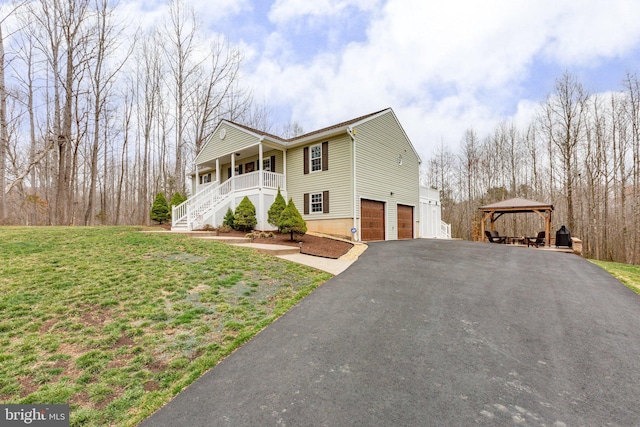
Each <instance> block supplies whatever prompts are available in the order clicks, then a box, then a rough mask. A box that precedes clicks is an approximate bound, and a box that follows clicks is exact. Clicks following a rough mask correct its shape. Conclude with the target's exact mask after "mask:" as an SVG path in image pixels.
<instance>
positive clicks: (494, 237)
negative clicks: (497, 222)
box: [484, 230, 507, 243]
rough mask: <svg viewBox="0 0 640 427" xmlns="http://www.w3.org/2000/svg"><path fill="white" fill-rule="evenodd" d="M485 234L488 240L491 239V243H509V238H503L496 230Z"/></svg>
mask: <svg viewBox="0 0 640 427" xmlns="http://www.w3.org/2000/svg"><path fill="white" fill-rule="evenodd" d="M484 234H485V236H487V239H489V242H491V243H506V242H507V236H501V235H500V234H499V233H498V232H497V231H496V230H485V232H484Z"/></svg>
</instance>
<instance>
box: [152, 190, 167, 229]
mask: <svg viewBox="0 0 640 427" xmlns="http://www.w3.org/2000/svg"><path fill="white" fill-rule="evenodd" d="M150 217H151V219H152V220H153V221H157V222H159V223H160V224H162V223H163V222H165V221H167V220H169V218H170V215H169V206H168V205H167V199H166V198H165V197H164V194H162V193H158V195H157V196H156V199H155V200H154V201H153V206H152V207H151V215H150Z"/></svg>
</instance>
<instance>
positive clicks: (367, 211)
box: [360, 199, 384, 241]
mask: <svg viewBox="0 0 640 427" xmlns="http://www.w3.org/2000/svg"><path fill="white" fill-rule="evenodd" d="M360 228H361V236H360V238H361V239H362V240H364V241H372V240H384V202H378V201H376V200H367V199H362V200H361V201H360Z"/></svg>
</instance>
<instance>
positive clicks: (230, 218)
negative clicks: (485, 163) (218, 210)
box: [222, 208, 235, 228]
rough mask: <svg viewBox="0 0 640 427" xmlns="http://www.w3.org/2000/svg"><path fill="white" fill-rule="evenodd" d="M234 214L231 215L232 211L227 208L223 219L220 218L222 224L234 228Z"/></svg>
mask: <svg viewBox="0 0 640 427" xmlns="http://www.w3.org/2000/svg"><path fill="white" fill-rule="evenodd" d="M234 223H235V216H234V215H233V211H232V210H231V208H229V209H227V213H226V214H224V219H223V220H222V225H223V226H227V227H229V228H234Z"/></svg>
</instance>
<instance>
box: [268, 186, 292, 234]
mask: <svg viewBox="0 0 640 427" xmlns="http://www.w3.org/2000/svg"><path fill="white" fill-rule="evenodd" d="M286 207H287V201H286V200H284V197H282V194H280V187H278V194H277V195H276V199H275V200H274V201H273V203H272V204H271V207H270V208H269V212H267V215H268V217H267V221H268V222H269V224H271V225H273V226H274V227H278V230H280V226H279V225H278V222H279V221H280V215H281V214H282V211H283V210H284V208H286Z"/></svg>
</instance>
